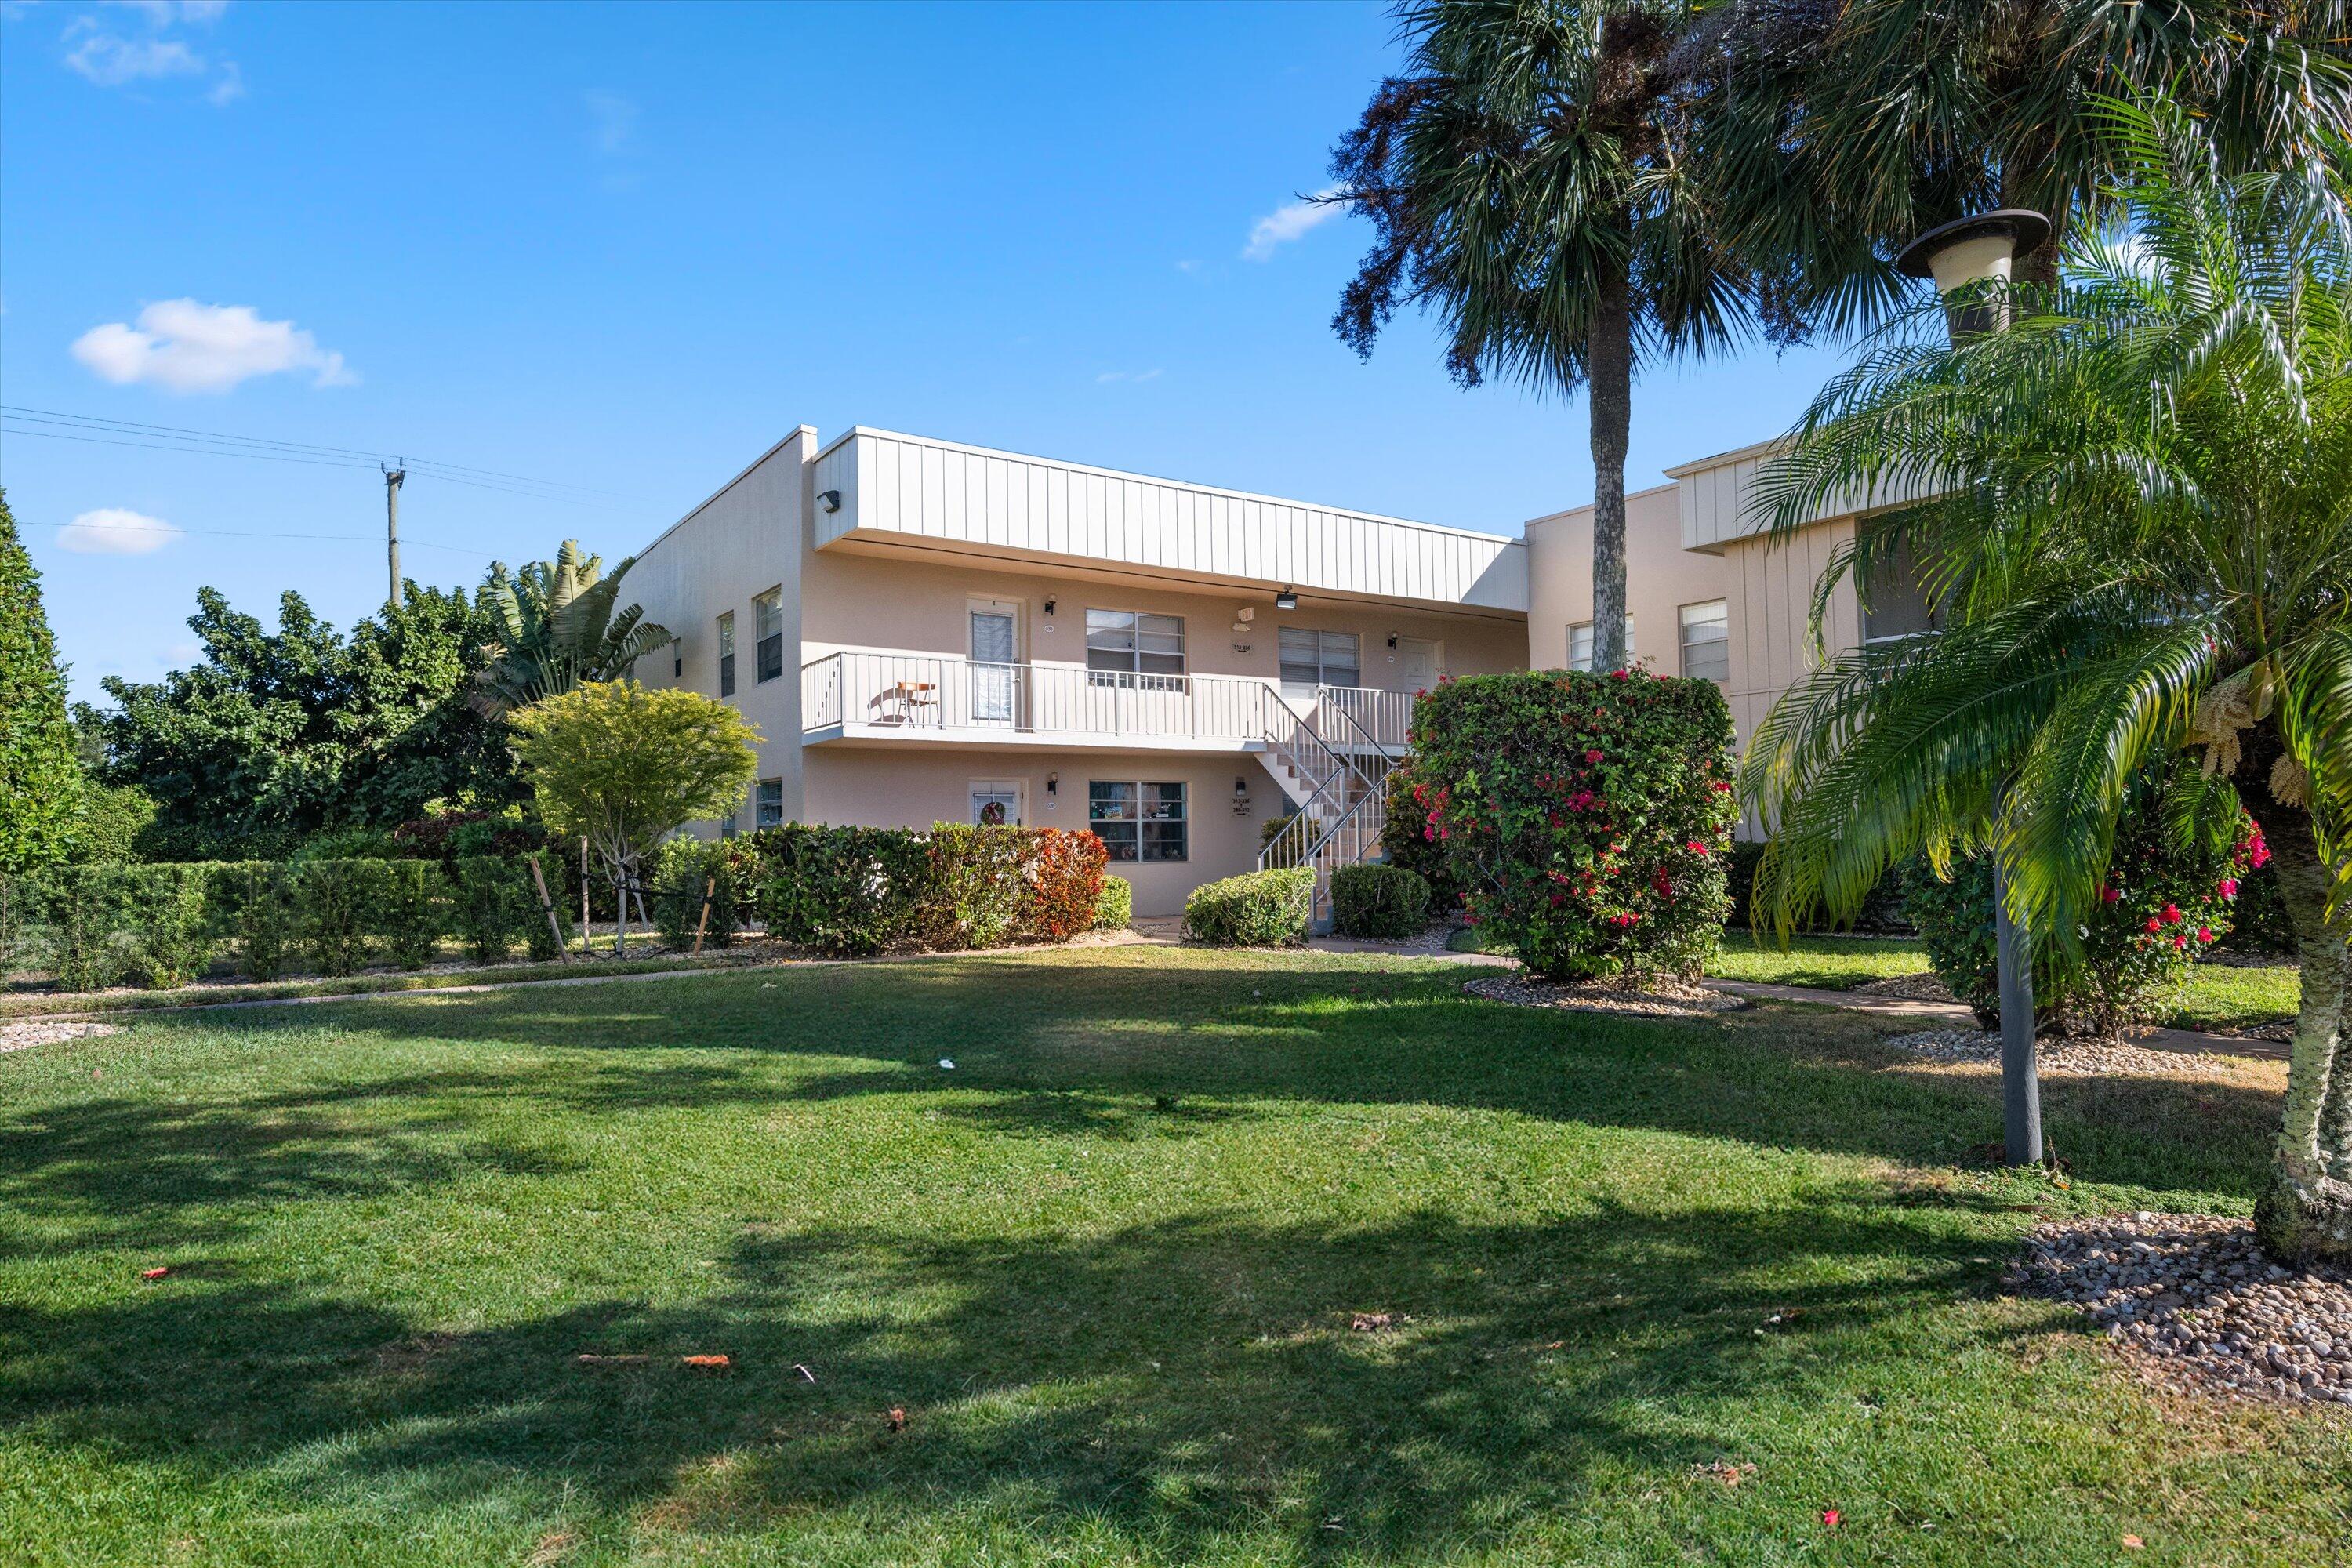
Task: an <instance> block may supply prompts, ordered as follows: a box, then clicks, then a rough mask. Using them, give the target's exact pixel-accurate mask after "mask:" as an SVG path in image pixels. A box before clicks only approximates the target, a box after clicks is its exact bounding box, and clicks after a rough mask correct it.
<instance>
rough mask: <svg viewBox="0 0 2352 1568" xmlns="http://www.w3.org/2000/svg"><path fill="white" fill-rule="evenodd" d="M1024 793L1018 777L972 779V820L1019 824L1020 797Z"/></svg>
mask: <svg viewBox="0 0 2352 1568" xmlns="http://www.w3.org/2000/svg"><path fill="white" fill-rule="evenodd" d="M1024 793H1026V792H1025V791H1024V789H1023V787H1022V784H1021V781H1020V780H1019V779H974V780H972V781H971V819H972V821H974V822H976V823H980V824H983V825H987V826H1004V827H1018V826H1021V797H1022V795H1024ZM992 808H993V809H992Z"/></svg>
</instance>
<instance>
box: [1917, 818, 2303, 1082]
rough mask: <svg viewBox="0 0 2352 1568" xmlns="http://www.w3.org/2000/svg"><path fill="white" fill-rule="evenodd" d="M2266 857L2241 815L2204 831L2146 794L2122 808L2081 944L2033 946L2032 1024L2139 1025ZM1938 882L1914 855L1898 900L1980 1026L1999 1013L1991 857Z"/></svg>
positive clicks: (2110, 1031) (2074, 1030)
mask: <svg viewBox="0 0 2352 1568" xmlns="http://www.w3.org/2000/svg"><path fill="white" fill-rule="evenodd" d="M2269 859H2270V849H2269V847H2267V846H2266V845H2264V844H2263V836H2262V830H2261V829H2260V828H2258V827H2256V826H2254V825H2253V823H2252V821H2251V820H2249V819H2247V818H2245V817H2243V816H2241V817H2240V818H2239V820H2238V822H2237V824H2236V825H2235V826H2234V828H2233V829H2232V830H2231V831H2230V832H2228V833H2226V834H2224V835H2222V836H2221V837H2220V838H2218V839H2209V838H2206V837H2201V836H2191V837H2185V838H2184V837H2182V836H2181V835H2179V834H2178V833H2176V832H2174V831H2173V830H2172V829H2170V828H2168V826H2166V824H2165V820H2164V811H2163V806H2162V804H2161V802H2160V800H2158V799H2157V798H2155V797H2153V796H2151V798H2150V799H2149V800H2148V801H2147V802H2146V803H2145V804H2144V805H2142V806H2141V807H2140V808H2139V809H2137V810H2136V811H2133V812H2130V813H2128V814H2126V816H2124V818H2123V820H2122V821H2121V822H2120V823H2119V824H2118V825H2117V826H2116V842H2115V848H2114V851H2113V852H2112V854H2111V855H2110V856H2109V857H2108V860H2107V876H2106V881H2105V886H2104V887H2103V888H2102V889H2101V891H2100V903H2099V910H2098V913H2097V914H2096V915H2095V916H2094V917H2093V918H2092V919H2091V920H2090V921H2087V922H2085V923H2084V926H2083V927H2082V929H2081V930H2080V931H2077V932H2076V933H2075V935H2076V936H2077V938H2078V939H2079V942H2078V944H2077V945H2078V949H2079V950H2078V951H2071V952H2070V951H2068V950H2067V949H2066V947H2065V946H2064V945H2063V944H2061V943H2058V942H2035V943H2034V948H2033V959H2034V963H2033V991H2034V994H2033V1002H2034V1012H2035V1022H2036V1025H2037V1026H2038V1027H2039V1028H2041V1029H2042V1030H2045V1031H2063V1032H2065V1033H2069V1034H2080V1035H2102V1036H2114V1035H2116V1034H2119V1033H2120V1032H2121V1031H2122V1030H2124V1029H2125V1028H2126V1027H2128V1026H2131V1025H2134V1024H2141V1023H2146V1022H2147V1020H2148V1019H2149V1018H2151V1017H2153V1016H2155V1015H2156V1013H2157V1011H2158V1008H2157V1004H2158V1001H2159V1000H2160V999H2161V998H2162V997H2163V996H2164V995H2166V994H2168V993H2170V992H2173V991H2177V990H2178V989H2179V986H2180V984H2181V982H2182V981H2183V980H2184V979H2185V978H2186V976H2187V974H2188V972H2189V964H2190V963H2192V962H2194V961H2195V960H2196V959H2199V958H2200V957H2202V956H2204V955H2205V954H2206V953H2207V952H2210V951H2212V949H2213V947H2214V945H2215V944H2216V943H2218V942H2221V939H2222V938H2224V937H2226V936H2227V935H2229V933H2230V929H2231V922H2232V918H2233V916H2234V914H2235V906H2236V902H2237V900H2238V897H2239V894H2240V890H2241V888H2242V885H2243V883H2244V881H2245V879H2247V878H2248V877H2249V876H2250V875H2251V874H2252V873H2253V872H2255V871H2258V870H2260V869H2261V868H2263V866H2264V865H2265V864H2266V863H2268V861H2269ZM1951 871H1952V874H1951V876H1950V877H1949V879H1938V878H1937V877H1936V876H1935V874H1934V873H1933V872H1932V871H1930V870H1929V869H1928V868H1927V866H1926V865H1925V864H1924V863H1922V864H1919V865H1916V866H1914V867H1913V868H1911V869H1910V871H1909V872H1908V875H1907V886H1908V889H1909V896H1908V898H1907V899H1906V905H1905V907H1906V910H1907V912H1908V913H1909V915H1910V917H1911V919H1912V921H1913V923H1914V924H1916V926H1917V927H1918V928H1919V936H1920V940H1921V942H1922V943H1923V944H1924V945H1925V946H1926V948H1927V962H1928V963H1930V964H1931V965H1933V966H1934V968H1935V971H1936V973H1937V976H1938V977H1939V978H1940V979H1942V981H1943V982H1944V984H1946V985H1948V986H1949V987H1951V991H1952V994H1954V995H1955V996H1957V997H1958V998H1959V999H1960V1000H1961V1001H1962V1002H1964V1003H1966V1004H1967V1005H1969V1008H1970V1009H1971V1010H1972V1011H1974V1012H1975V1014H1976V1016H1977V1018H1978V1021H1979V1022H1980V1023H1982V1024H1983V1025H1984V1026H1986V1027H1988V1028H1990V1027H1992V1026H1995V1025H1997V1024H1998V1023H1999V1022H2000V985H1999V983H1998V980H1997V978H1996V975H1995V971H1994V967H1993V960H1994V952H1993V947H1994V944H1993V918H1992V864H1991V861H1990V858H1987V857H1985V856H1981V855H1979V856H1974V857H1969V858H1960V859H1957V860H1956V861H1955V862H1954V864H1953V866H1952V868H1951Z"/></svg>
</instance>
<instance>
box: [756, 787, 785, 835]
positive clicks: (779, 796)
mask: <svg viewBox="0 0 2352 1568" xmlns="http://www.w3.org/2000/svg"><path fill="white" fill-rule="evenodd" d="M756 802H757V804H756V805H754V806H753V808H752V812H751V821H752V822H753V824H755V825H756V826H761V827H782V826H783V825H784V781H783V780H782V779H761V781H760V793H759V795H757V797H756Z"/></svg>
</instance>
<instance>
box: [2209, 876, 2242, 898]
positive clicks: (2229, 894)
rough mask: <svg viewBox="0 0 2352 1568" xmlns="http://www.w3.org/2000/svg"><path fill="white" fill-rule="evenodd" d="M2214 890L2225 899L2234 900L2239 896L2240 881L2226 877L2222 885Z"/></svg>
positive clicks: (2222, 880)
mask: <svg viewBox="0 0 2352 1568" xmlns="http://www.w3.org/2000/svg"><path fill="white" fill-rule="evenodd" d="M2213 890H2214V891H2215V892H2217V893H2219V894H2221V896H2222V897H2223V898H2225V899H2234V898H2236V897H2237V896H2238V879H2236V878H2235V877H2224V878H2222V879H2221V886H2220V887H2218V888H2216V889H2213Z"/></svg>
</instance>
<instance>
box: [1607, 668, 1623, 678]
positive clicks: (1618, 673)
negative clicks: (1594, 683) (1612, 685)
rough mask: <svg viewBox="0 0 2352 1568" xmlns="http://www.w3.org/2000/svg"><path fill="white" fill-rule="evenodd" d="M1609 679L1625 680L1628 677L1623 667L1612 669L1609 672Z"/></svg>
mask: <svg viewBox="0 0 2352 1568" xmlns="http://www.w3.org/2000/svg"><path fill="white" fill-rule="evenodd" d="M1609 679H1612V680H1623V679H1626V674H1625V672H1624V671H1623V670H1622V669H1612V670H1611V671H1610V672H1609Z"/></svg>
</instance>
